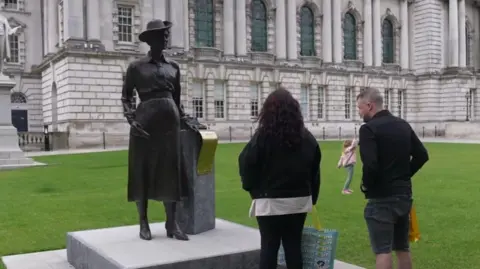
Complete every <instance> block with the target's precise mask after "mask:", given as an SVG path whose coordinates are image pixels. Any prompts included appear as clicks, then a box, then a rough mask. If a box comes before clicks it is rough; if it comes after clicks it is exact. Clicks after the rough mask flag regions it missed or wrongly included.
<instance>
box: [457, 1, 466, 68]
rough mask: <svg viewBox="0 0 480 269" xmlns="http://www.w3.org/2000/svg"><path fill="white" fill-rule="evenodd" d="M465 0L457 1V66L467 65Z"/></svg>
mask: <svg viewBox="0 0 480 269" xmlns="http://www.w3.org/2000/svg"><path fill="white" fill-rule="evenodd" d="M465 16H466V14H465V0H460V1H458V37H459V44H458V46H459V52H458V55H459V57H460V60H459V66H460V67H466V66H467V37H466V35H465Z"/></svg>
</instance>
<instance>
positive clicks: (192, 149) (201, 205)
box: [177, 130, 215, 234]
mask: <svg viewBox="0 0 480 269" xmlns="http://www.w3.org/2000/svg"><path fill="white" fill-rule="evenodd" d="M181 138H182V154H183V157H184V158H188V157H194V156H197V155H198V152H199V151H200V148H196V145H199V143H198V141H196V139H200V137H198V136H197V135H196V133H195V132H193V131H186V130H184V131H182V132H181ZM186 163H187V164H188V165H186V167H185V168H186V171H187V174H188V178H189V181H190V182H189V184H188V199H186V200H184V201H183V202H181V203H179V204H178V208H177V221H178V224H179V225H180V228H181V229H182V230H183V231H184V232H185V233H187V234H199V233H203V232H206V231H209V230H212V229H214V228H215V171H214V170H212V171H210V172H209V173H206V174H203V175H201V174H199V173H198V171H197V166H198V160H196V159H194V158H192V159H190V160H186Z"/></svg>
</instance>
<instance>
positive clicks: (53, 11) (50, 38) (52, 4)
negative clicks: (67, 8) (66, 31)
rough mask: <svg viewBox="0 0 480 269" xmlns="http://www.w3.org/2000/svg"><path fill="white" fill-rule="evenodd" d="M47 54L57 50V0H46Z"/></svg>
mask: <svg viewBox="0 0 480 269" xmlns="http://www.w3.org/2000/svg"><path fill="white" fill-rule="evenodd" d="M46 2H47V16H46V17H47V24H48V25H47V42H48V44H47V51H46V52H47V54H48V53H55V52H56V51H57V48H56V45H57V43H58V40H59V39H58V33H57V28H58V16H57V10H58V6H57V0H47V1H46Z"/></svg>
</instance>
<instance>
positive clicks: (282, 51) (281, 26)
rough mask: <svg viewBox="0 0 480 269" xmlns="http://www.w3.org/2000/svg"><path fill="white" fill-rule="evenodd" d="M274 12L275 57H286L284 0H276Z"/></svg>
mask: <svg viewBox="0 0 480 269" xmlns="http://www.w3.org/2000/svg"><path fill="white" fill-rule="evenodd" d="M275 6H276V8H277V10H276V12H275V48H276V54H277V59H281V60H285V59H286V58H287V47H286V46H287V24H286V13H285V12H286V11H285V1H283V0H277V3H276V5H275Z"/></svg>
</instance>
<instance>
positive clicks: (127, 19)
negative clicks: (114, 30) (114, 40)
mask: <svg viewBox="0 0 480 269" xmlns="http://www.w3.org/2000/svg"><path fill="white" fill-rule="evenodd" d="M117 16H118V41H120V42H128V43H131V42H133V7H130V6H118V15H117Z"/></svg>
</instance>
